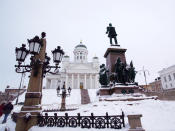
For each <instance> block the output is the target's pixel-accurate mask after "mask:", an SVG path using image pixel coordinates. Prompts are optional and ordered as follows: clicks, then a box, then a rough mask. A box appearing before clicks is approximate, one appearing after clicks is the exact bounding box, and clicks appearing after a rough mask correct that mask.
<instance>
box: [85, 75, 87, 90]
mask: <svg viewBox="0 0 175 131" xmlns="http://www.w3.org/2000/svg"><path fill="white" fill-rule="evenodd" d="M84 89H87V87H86V74H84Z"/></svg>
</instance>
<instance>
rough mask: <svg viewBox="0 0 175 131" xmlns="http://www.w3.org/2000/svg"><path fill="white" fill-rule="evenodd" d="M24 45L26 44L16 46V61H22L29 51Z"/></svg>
mask: <svg viewBox="0 0 175 131" xmlns="http://www.w3.org/2000/svg"><path fill="white" fill-rule="evenodd" d="M25 47H26V45H25V44H22V47H20V48H16V50H15V51H16V61H18V62H19V63H22V62H24V60H25V58H26V57H27V55H28V54H29V51H28V50H27V49H26V48H25Z"/></svg>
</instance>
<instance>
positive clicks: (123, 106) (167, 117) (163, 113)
mask: <svg viewBox="0 0 175 131" xmlns="http://www.w3.org/2000/svg"><path fill="white" fill-rule="evenodd" d="M89 95H90V99H91V103H90V104H87V105H81V104H80V101H81V96H80V90H78V89H75V90H72V93H71V96H70V97H69V98H66V104H67V107H68V108H69V107H71V106H72V105H73V106H76V107H78V109H77V110H74V111H68V112H67V113H68V114H69V115H77V113H81V115H90V114H91V113H94V115H105V113H106V112H108V114H109V115H118V114H121V110H123V111H124V113H125V124H126V128H123V129H121V130H119V131H127V130H128V128H129V125H128V120H127V115H129V114H142V115H143V117H142V118H141V121H142V126H143V128H144V129H145V130H146V131H175V119H174V118H175V113H174V109H175V101H160V100H154V99H146V100H140V101H103V100H105V99H107V100H116V99H117V98H119V99H127V98H132V97H134V96H131V95H124V96H123V95H113V96H110V97H109V96H104V97H101V98H100V99H101V100H102V101H98V100H99V97H97V96H96V90H93V89H91V90H89ZM138 95H139V94H137V95H136V96H135V97H138ZM139 97H141V98H146V97H145V96H144V95H143V96H139ZM22 100H24V94H23V95H22V96H21V97H20V101H22ZM60 102H61V99H60V97H57V96H56V91H55V90H53V89H44V90H43V98H42V106H43V109H51V108H57V106H58V107H59V105H60ZM19 110H20V106H15V109H14V111H19ZM64 114H65V112H59V115H64ZM49 115H53V112H51V113H49ZM1 122H2V117H1V118H0V123H1ZM5 126H7V127H10V128H11V131H14V128H15V123H13V122H12V121H11V119H10V117H9V119H8V122H7V123H6V124H1V125H0V131H1V130H2V131H3V130H4V128H5ZM38 130H40V131H54V130H55V131H56V130H58V128H56V127H55V128H47V127H42V128H41V127H37V126H35V127H32V128H31V129H30V131H38ZM61 130H63V131H67V130H70V131H75V130H76V131H79V130H82V129H81V128H61ZM83 130H88V129H83ZM91 130H92V131H93V130H96V129H91ZM98 130H99V129H98ZM101 130H111V131H113V130H114V129H101Z"/></svg>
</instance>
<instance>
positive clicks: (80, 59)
mask: <svg viewBox="0 0 175 131" xmlns="http://www.w3.org/2000/svg"><path fill="white" fill-rule="evenodd" d="M87 55H88V50H87V47H86V46H85V45H84V44H83V43H82V41H80V44H78V45H77V46H75V49H74V61H75V62H77V63H85V62H87Z"/></svg>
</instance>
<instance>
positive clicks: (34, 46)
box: [28, 36, 42, 55]
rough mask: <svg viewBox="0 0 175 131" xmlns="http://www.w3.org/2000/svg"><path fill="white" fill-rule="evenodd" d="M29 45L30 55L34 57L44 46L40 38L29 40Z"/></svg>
mask: <svg viewBox="0 0 175 131" xmlns="http://www.w3.org/2000/svg"><path fill="white" fill-rule="evenodd" d="M28 43H29V51H30V53H31V54H33V55H35V54H39V51H40V49H41V46H42V41H41V40H40V38H39V37H38V36H35V37H34V38H33V39H31V40H28Z"/></svg>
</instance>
